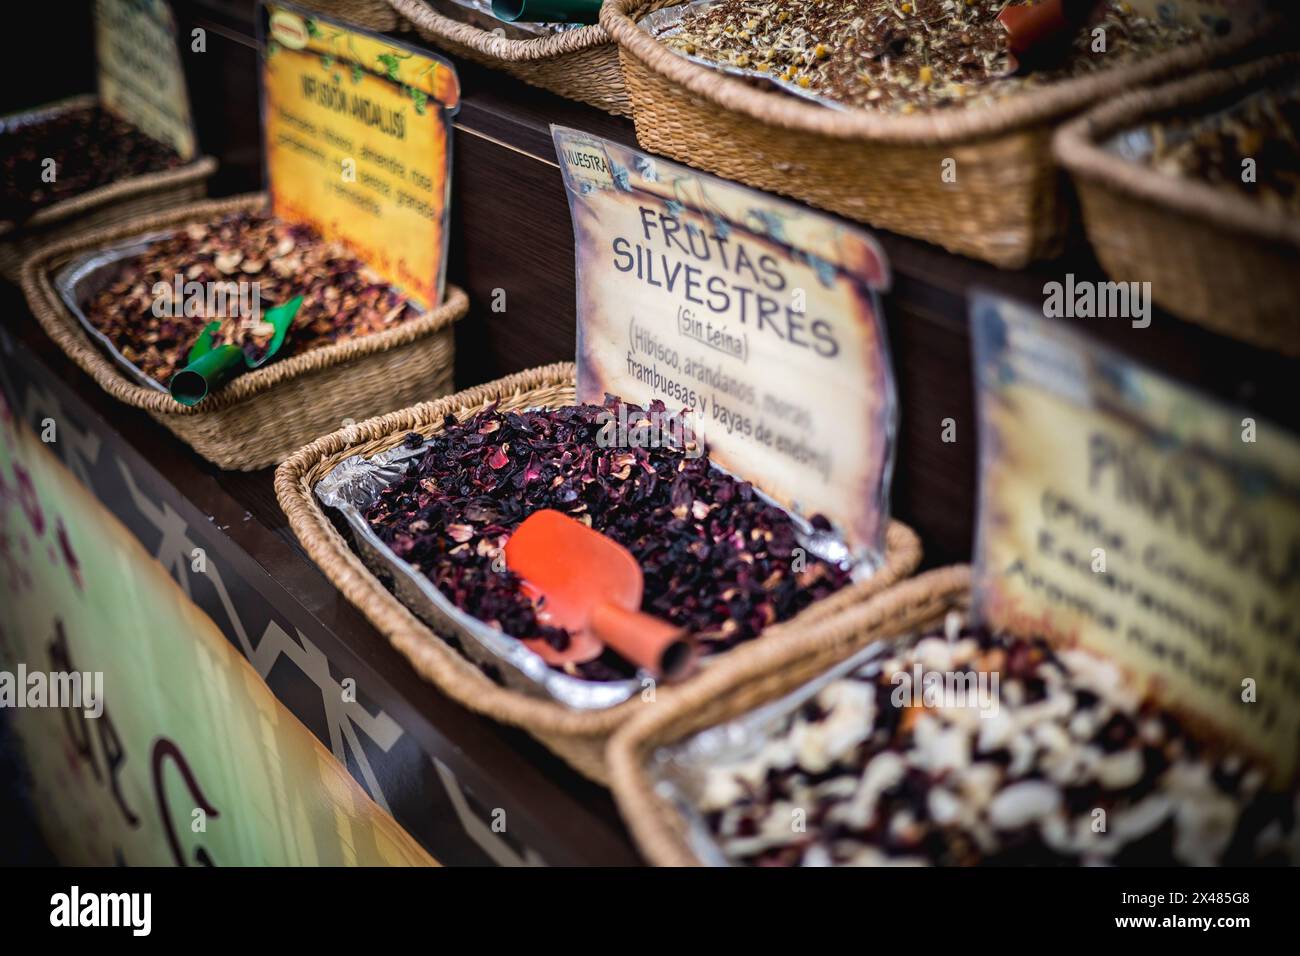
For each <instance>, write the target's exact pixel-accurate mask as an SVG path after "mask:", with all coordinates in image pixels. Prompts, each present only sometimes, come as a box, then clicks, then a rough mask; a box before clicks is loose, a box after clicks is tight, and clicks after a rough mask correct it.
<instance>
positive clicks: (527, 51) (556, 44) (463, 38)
mask: <svg viewBox="0 0 1300 956" xmlns="http://www.w3.org/2000/svg"><path fill="white" fill-rule="evenodd" d="M384 2H386V3H387V4H388V5H389V6H390V7H392V8H393V10H394V11H396V12H397V13H398V15H400V16H403V17H405V18H406V19H407V20H410V21H411V22H412V23H414V24H415V25H416V26H417V27H418V28H419V29H421V30H427V31H428V32H429V33H432V34H434V35H435V36H438V37H441V38H442V39H444V40H447V41H448V42H451V43H456V44H459V45H460V46H463V47H468V48H469V49H471V50H474V51H476V52H478V53H481V54H483V55H484V56H490V57H493V58H495V59H498V60H504V61H507V62H512V63H526V62H530V61H535V60H549V59H553V58H555V57H560V56H565V55H567V54H570V53H580V52H582V51H583V50H589V49H591V48H593V47H598V46H601V45H603V44H606V43H609V42H611V37H610V35H609V33H608V32H607V31H606V30H605V28H604V27H602V26H601V25H600V24H598V23H592V24H588V25H587V26H584V27H581V28H580V29H577V30H565V31H564V32H562V33H553V34H551V35H549V36H542V37H535V38H533V39H529V40H516V39H511V38H509V37H503V36H497V35H496V34H494V33H492V32H490V31H488V30H484V29H482V28H480V27H476V26H474V25H473V24H471V23H466V22H464V21H461V20H456V19H454V18H452V17H449V16H446V15H444V14H442V13H439V12H438V11H437V10H435V9H434V8H433V7H431V6H430V5H429V4H428V3H425V2H424V0H384Z"/></svg>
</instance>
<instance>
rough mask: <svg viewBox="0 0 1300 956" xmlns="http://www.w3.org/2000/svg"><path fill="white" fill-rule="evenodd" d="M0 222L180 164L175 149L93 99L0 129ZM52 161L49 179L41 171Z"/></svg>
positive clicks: (19, 218) (15, 218) (17, 220)
mask: <svg viewBox="0 0 1300 956" xmlns="http://www.w3.org/2000/svg"><path fill="white" fill-rule="evenodd" d="M0 157H3V158H2V159H0V222H22V221H24V220H26V219H27V218H29V217H30V216H31V215H32V214H33V213H35V212H37V211H38V210H40V209H42V208H44V207H46V206H49V205H51V204H53V203H56V202H58V201H60V200H62V199H69V198H71V197H73V196H77V195H80V194H81V193H84V192H89V191H90V190H92V189H97V188H99V187H100V186H106V185H108V184H109V183H115V182H120V181H122V180H125V179H130V178H132V177H134V176H141V175H144V174H145V173H154V172H159V171H161V170H164V169H172V168H174V167H176V166H179V165H181V158H180V156H179V155H178V154H177V153H176V151H175V150H174V149H172V148H171V147H170V146H166V145H164V144H162V143H160V142H158V141H157V140H155V139H152V138H150V137H148V136H146V135H145V134H144V133H142V132H140V131H139V130H138V129H136V128H135V127H134V126H132V125H131V124H130V123H127V122H126V121H124V120H121V119H118V118H117V117H116V116H114V115H113V114H112V113H109V112H108V111H107V110H104V109H103V108H101V107H99V106H95V105H91V106H84V107H79V108H77V109H69V110H59V111H57V112H54V113H52V114H51V115H50V116H49V117H47V118H45V119H42V120H39V121H36V122H32V123H25V124H18V125H15V126H12V127H10V128H8V129H6V130H5V131H4V132H3V133H0ZM47 160H53V161H54V166H53V170H54V174H55V176H54V179H53V181H51V182H46V177H45V176H44V175H43V173H44V172H45V170H46V168H47V166H46V162H47Z"/></svg>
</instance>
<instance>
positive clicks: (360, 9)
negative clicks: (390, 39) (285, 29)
mask: <svg viewBox="0 0 1300 956" xmlns="http://www.w3.org/2000/svg"><path fill="white" fill-rule="evenodd" d="M292 2H293V3H296V4H298V5H299V6H302V7H307V8H308V9H311V10H316V11H318V12H320V13H321V14H323V15H324V16H327V17H333V18H334V19H335V20H342V21H344V22H345V23H352V24H355V25H356V26H359V27H361V28H363V29H366V30H374V31H375V32H377V33H395V32H397V31H399V30H405V29H407V27H408V25H407V23H406V21H404V20H403V19H402V18H401V17H400V16H398V15H397V12H396V11H395V10H394V9H393V8H392V7H391V6H389V5H388V0H292Z"/></svg>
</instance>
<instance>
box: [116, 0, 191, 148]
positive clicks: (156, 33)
mask: <svg viewBox="0 0 1300 956" xmlns="http://www.w3.org/2000/svg"><path fill="white" fill-rule="evenodd" d="M95 57H96V62H97V64H98V69H99V100H100V103H101V104H103V106H104V108H105V109H106V110H108V111H109V112H111V113H114V114H116V115H117V116H120V117H121V118H122V119H124V120H126V121H127V122H128V123H130V124H131V125H132V126H134V127H136V128H137V129H138V130H140V131H141V132H143V133H145V134H147V135H149V136H152V137H153V138H154V139H156V140H158V141H159V142H160V143H166V144H167V145H168V146H170V147H172V148H173V149H175V150H176V152H177V153H179V154H180V156H181V158H182V159H192V158H193V156H194V153H195V150H196V146H195V138H194V121H193V119H192V118H191V116H190V98H189V94H188V93H187V92H186V88H185V71H184V70H183V69H181V57H180V51H179V50H178V49H177V46H176V18H175V17H174V16H173V15H172V10H171V7H170V6H169V5H168V4H167V3H166V0H95Z"/></svg>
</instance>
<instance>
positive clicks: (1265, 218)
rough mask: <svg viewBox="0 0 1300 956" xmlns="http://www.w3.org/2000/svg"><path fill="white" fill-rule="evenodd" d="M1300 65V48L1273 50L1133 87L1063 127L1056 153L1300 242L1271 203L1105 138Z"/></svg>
mask: <svg viewBox="0 0 1300 956" xmlns="http://www.w3.org/2000/svg"><path fill="white" fill-rule="evenodd" d="M1297 67H1300V52H1291V53H1282V54H1278V55H1275V56H1268V57H1264V58H1261V59H1257V60H1252V61H1250V62H1248V63H1243V64H1239V65H1237V66H1233V67H1230V68H1227V69H1222V70H1215V71H1213V72H1210V73H1204V74H1201V75H1199V76H1193V77H1188V78H1185V79H1182V80H1176V81H1174V82H1172V83H1166V84H1164V85H1161V86H1156V87H1151V88H1148V89H1139V90H1134V91H1133V92H1131V93H1128V94H1126V95H1124V96H1121V97H1119V98H1117V99H1115V100H1112V101H1109V102H1107V103H1103V104H1101V105H1099V106H1097V107H1095V108H1094V109H1091V110H1089V111H1088V112H1086V113H1084V114H1083V115H1082V116H1080V117H1078V118H1076V119H1074V120H1071V121H1070V122H1069V123H1067V124H1066V125H1065V126H1063V127H1061V129H1059V130H1058V131H1057V133H1056V135H1055V137H1054V139H1053V144H1052V148H1053V152H1054V154H1055V155H1056V159H1057V162H1059V163H1060V164H1061V165H1062V166H1063V167H1064V168H1065V169H1066V170H1067V171H1069V172H1070V174H1071V175H1073V176H1075V177H1077V178H1079V179H1083V180H1088V181H1091V182H1093V183H1096V184H1098V185H1101V186H1107V187H1110V188H1113V189H1115V190H1117V191H1119V192H1122V193H1125V194H1127V195H1129V196H1132V197H1134V198H1137V199H1143V200H1146V201H1148V202H1152V203H1155V204H1157V205H1159V206H1163V207H1166V208H1168V209H1171V210H1173V211H1175V212H1179V213H1182V214H1184V215H1186V216H1189V217H1191V218H1195V219H1199V220H1204V221H1208V222H1210V223H1213V224H1215V225H1220V226H1223V227H1225V228H1227V229H1231V230H1233V231H1236V232H1241V233H1246V234H1248V235H1250V236H1253V237H1257V238H1262V239H1268V240H1273V241H1277V242H1284V243H1289V244H1291V245H1294V246H1300V220H1297V219H1296V218H1295V217H1294V216H1289V215H1287V214H1286V213H1284V212H1281V211H1278V210H1273V209H1268V208H1266V207H1264V206H1263V205H1261V204H1260V203H1257V202H1255V201H1253V200H1251V199H1250V198H1249V197H1246V196H1243V195H1241V194H1239V193H1237V192H1235V191H1232V190H1229V189H1225V188H1221V187H1218V186H1214V185H1211V184H1210V183H1205V182H1201V181H1199V180H1194V179H1186V178H1181V177H1178V176H1173V175H1170V174H1168V173H1163V172H1161V171H1159V170H1157V169H1154V168H1152V167H1150V166H1145V165H1142V164H1140V163H1136V162H1133V161H1131V160H1128V159H1125V158H1124V157H1122V156H1120V155H1118V154H1117V153H1114V152H1112V151H1110V150H1107V149H1104V148H1103V147H1102V146H1101V145H1100V143H1101V141H1102V140H1103V139H1105V138H1106V137H1108V136H1110V135H1112V134H1113V133H1116V132H1118V131H1119V130H1121V129H1123V128H1128V127H1133V126H1136V125H1139V124H1140V123H1141V122H1142V121H1143V120H1145V119H1147V118H1149V117H1152V116H1156V115H1159V114H1164V113H1165V112H1167V111H1169V110H1171V109H1174V108H1177V107H1185V106H1194V105H1196V104H1200V103H1204V102H1205V101H1206V100H1207V99H1210V98H1213V97H1215V96H1218V95H1220V94H1228V93H1233V92H1242V93H1246V92H1248V91H1250V89H1251V88H1252V87H1262V86H1263V84H1264V83H1265V82H1266V81H1267V80H1269V79H1271V78H1272V77H1274V76H1275V75H1277V74H1283V73H1290V72H1294V71H1296V69H1297Z"/></svg>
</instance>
